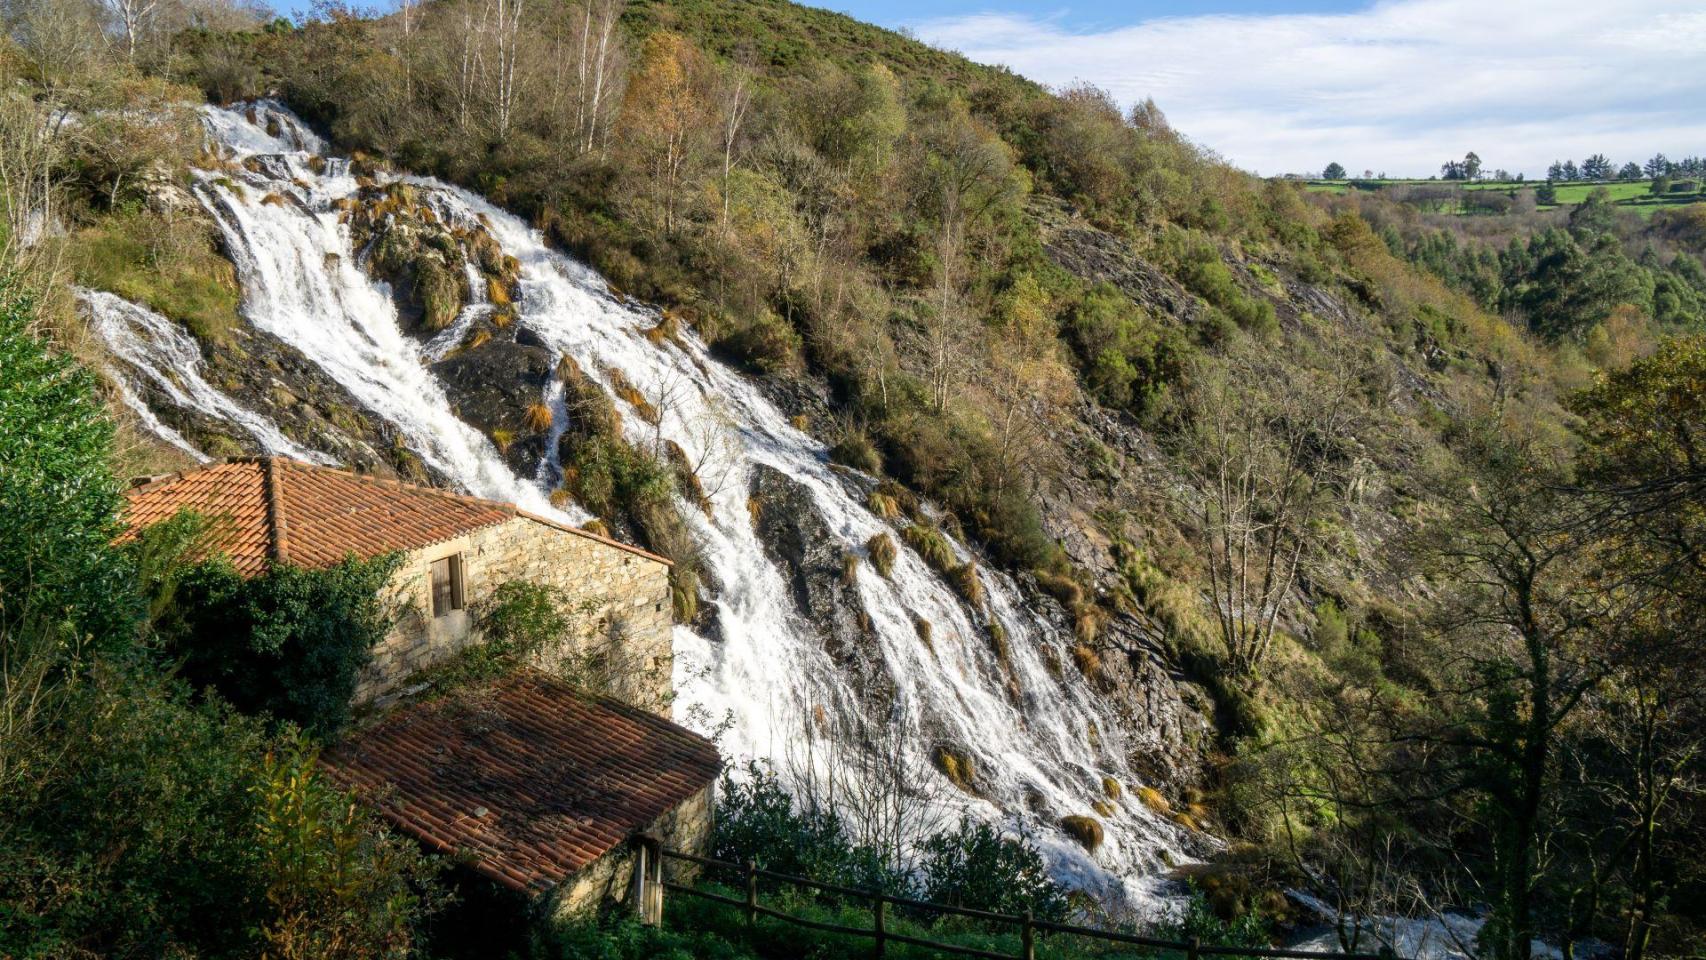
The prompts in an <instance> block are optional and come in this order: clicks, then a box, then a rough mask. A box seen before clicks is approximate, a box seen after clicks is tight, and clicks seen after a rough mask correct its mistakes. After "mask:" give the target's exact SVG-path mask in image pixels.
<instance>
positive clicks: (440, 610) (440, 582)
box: [432, 553, 464, 617]
mask: <svg viewBox="0 0 1706 960" xmlns="http://www.w3.org/2000/svg"><path fill="white" fill-rule="evenodd" d="M463 600H464V598H463V591H462V555H461V554H460V553H458V554H455V555H453V556H449V557H445V558H444V559H442V560H434V561H433V562H432V615H433V616H434V617H442V616H446V615H448V614H449V613H450V611H452V610H460V609H462V604H463Z"/></svg>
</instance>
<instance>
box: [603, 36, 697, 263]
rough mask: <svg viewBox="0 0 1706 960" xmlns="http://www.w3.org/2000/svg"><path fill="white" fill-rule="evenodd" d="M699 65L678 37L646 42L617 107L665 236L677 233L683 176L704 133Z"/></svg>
mask: <svg viewBox="0 0 1706 960" xmlns="http://www.w3.org/2000/svg"><path fill="white" fill-rule="evenodd" d="M703 67H704V65H703V63H702V62H701V59H700V54H699V51H698V49H697V48H695V47H694V46H693V45H692V44H690V43H688V42H687V40H686V39H685V38H683V37H682V36H681V35H679V34H675V33H670V32H668V31H659V32H657V33H654V34H652V35H651V36H650V37H647V38H646V44H645V47H644V48H643V49H642V50H641V52H640V61H639V63H638V64H636V65H635V68H634V72H633V75H632V76H631V77H630V78H629V81H628V90H627V96H626V98H625V99H624V100H623V104H622V127H623V130H622V135H623V138H624V139H625V140H626V141H627V142H628V144H629V145H630V146H632V147H633V149H634V150H635V152H636V153H637V155H638V157H639V159H640V161H641V163H642V164H643V165H644V166H645V167H646V168H647V170H648V174H649V177H648V183H649V186H650V189H651V191H652V192H653V193H654V195H655V196H656V198H657V200H658V206H659V207H660V213H661V214H662V223H661V225H662V227H663V231H664V233H665V234H672V233H674V232H675V231H676V229H677V226H678V224H677V208H678V206H679V203H680V198H681V194H682V192H683V190H684V189H685V187H686V180H687V174H688V172H689V171H690V170H691V168H692V166H693V165H694V164H695V162H696V161H697V160H698V159H699V158H700V153H701V150H700V148H701V147H702V146H703V141H704V137H703V134H704V133H705V132H706V131H707V129H708V123H707V121H708V119H709V118H708V117H706V115H705V110H704V107H705V104H706V102H707V100H706V98H705V97H704V96H702V95H701V90H700V84H701V82H702V80H703V73H704V70H703Z"/></svg>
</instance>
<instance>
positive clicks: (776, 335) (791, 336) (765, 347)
mask: <svg viewBox="0 0 1706 960" xmlns="http://www.w3.org/2000/svg"><path fill="white" fill-rule="evenodd" d="M715 346H716V350H717V352H718V353H719V354H721V355H722V356H724V357H727V358H729V359H731V360H734V361H735V362H737V363H739V364H741V365H743V366H745V367H747V368H748V369H750V370H752V371H754V372H756V373H787V372H789V371H793V370H797V369H799V367H800V365H801V363H800V346H801V340H800V334H799V332H798V331H796V330H795V329H794V328H793V327H791V326H789V325H788V323H787V321H785V320H783V319H782V318H781V317H778V316H777V315H775V314H774V313H769V312H766V313H764V314H763V315H762V316H760V317H759V318H758V319H757V320H754V321H751V322H749V323H745V324H741V325H739V326H736V327H734V328H733V329H731V330H730V331H729V332H728V333H727V334H725V335H724V336H723V337H722V338H721V339H720V340H718V341H717V342H716V344H715Z"/></svg>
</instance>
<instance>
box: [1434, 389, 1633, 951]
mask: <svg viewBox="0 0 1706 960" xmlns="http://www.w3.org/2000/svg"><path fill="white" fill-rule="evenodd" d="M1521 422H1522V421H1521V419H1520V418H1519V417H1518V416H1517V415H1516V414H1514V413H1512V414H1507V415H1503V416H1489V417H1486V418H1484V419H1483V420H1482V421H1481V422H1480V423H1479V424H1478V425H1476V426H1474V427H1473V428H1471V429H1470V430H1469V431H1467V434H1468V436H1467V439H1466V440H1465V441H1464V442H1463V443H1461V444H1460V445H1459V461H1460V463H1462V464H1463V465H1464V466H1466V467H1467V468H1468V469H1467V470H1459V469H1453V470H1452V471H1450V472H1449V473H1447V474H1446V475H1443V476H1441V477H1440V478H1439V483H1441V484H1445V486H1443V487H1441V490H1442V492H1443V493H1445V495H1446V496H1447V498H1448V500H1449V502H1450V503H1451V504H1452V507H1451V510H1450V512H1449V514H1448V516H1449V519H1446V520H1444V522H1442V523H1440V524H1439V525H1437V526H1436V527H1435V528H1434V529H1433V530H1432V531H1431V532H1430V534H1429V543H1428V545H1427V546H1425V547H1423V550H1424V553H1425V555H1426V556H1428V557H1430V558H1432V561H1433V563H1434V565H1435V566H1434V568H1433V572H1434V573H1435V574H1436V575H1437V576H1438V577H1439V578H1440V582H1442V583H1448V584H1451V585H1452V589H1451V591H1450V592H1449V594H1447V595H1446V596H1444V597H1442V600H1441V602H1440V605H1439V608H1438V610H1437V611H1436V614H1435V618H1434V628H1435V630H1436V631H1437V632H1438V634H1439V636H1440V637H1441V640H1442V642H1443V643H1445V644H1446V646H1445V647H1443V650H1444V651H1447V652H1445V653H1443V654H1442V660H1441V665H1442V668H1443V670H1442V672H1443V675H1442V676H1441V677H1439V678H1438V679H1437V680H1436V681H1435V682H1436V683H1437V684H1438V687H1437V689H1439V690H1441V691H1442V693H1443V694H1444V695H1445V696H1446V697H1447V698H1448V702H1446V703H1445V704H1443V705H1442V706H1443V711H1442V713H1441V714H1440V716H1441V721H1440V722H1439V725H1438V726H1436V727H1433V728H1432V729H1426V730H1423V731H1421V732H1419V733H1418V734H1416V735H1415V736H1416V738H1417V739H1419V740H1423V741H1426V742H1430V743H1433V744H1436V745H1438V746H1439V747H1440V748H1441V749H1440V751H1439V752H1438V753H1437V754H1435V755H1433V757H1432V758H1431V761H1432V762H1433V763H1436V764H1437V765H1438V766H1437V769H1435V770H1434V771H1433V772H1432V773H1431V774H1427V775H1424V776H1425V777H1428V778H1431V779H1433V782H1434V786H1433V787H1432V788H1430V789H1433V790H1437V791H1438V794H1437V795H1441V796H1447V797H1453V798H1455V799H1456V800H1458V801H1459V802H1461V804H1462V805H1461V806H1459V807H1456V808H1454V809H1456V810H1457V812H1458V815H1459V816H1461V817H1463V818H1464V821H1465V826H1466V827H1467V828H1469V829H1473V830H1478V831H1479V830H1484V831H1485V834H1486V836H1487V840H1488V842H1489V844H1490V856H1489V857H1487V858H1483V859H1481V860H1480V861H1479V862H1478V863H1477V865H1476V867H1475V868H1474V869H1473V875H1474V876H1475V877H1476V879H1477V882H1478V883H1479V884H1480V886H1481V889H1482V895H1483V896H1484V897H1485V898H1486V900H1487V902H1488V903H1489V905H1490V915H1489V917H1488V920H1487V923H1486V925H1485V926H1484V927H1483V928H1482V930H1481V932H1480V934H1479V941H1480V948H1481V950H1482V951H1484V952H1485V954H1486V955H1487V956H1489V957H1492V958H1495V960H1528V957H1529V956H1530V950H1531V945H1532V942H1533V940H1534V938H1535V936H1536V934H1537V932H1538V931H1537V928H1536V898H1537V895H1538V893H1537V892H1538V891H1539V890H1540V889H1541V888H1542V887H1543V885H1544V884H1545V882H1546V879H1547V877H1548V873H1549V870H1550V869H1551V867H1550V864H1549V863H1548V861H1547V859H1546V857H1545V854H1546V851H1547V850H1548V849H1549V848H1550V842H1549V841H1550V839H1551V837H1552V836H1553V833H1554V831H1555V829H1556V824H1555V822H1554V820H1553V810H1554V806H1555V803H1556V796H1557V793H1558V791H1559V789H1560V788H1559V785H1558V783H1559V781H1558V771H1559V755H1560V749H1561V742H1562V739H1563V736H1564V733H1565V730H1566V729H1567V725H1568V724H1569V723H1570V722H1571V721H1572V720H1573V718H1574V717H1575V716H1576V714H1577V712H1578V711H1579V710H1581V709H1582V707H1583V704H1584V703H1585V702H1586V700H1587V698H1588V697H1589V695H1590V694H1591V693H1593V692H1594V691H1595V690H1596V689H1597V688H1598V687H1599V686H1600V684H1601V683H1602V681H1603V680H1604V678H1605V676H1606V674H1607V672H1608V663H1607V660H1606V657H1605V650H1606V637H1605V630H1607V629H1609V628H1612V627H1614V626H1615V625H1616V624H1618V623H1619V622H1620V619H1619V617H1618V614H1619V612H1620V611H1619V610H1618V609H1617V608H1616V602H1615V601H1616V598H1613V597H1607V596H1606V595H1605V594H1604V593H1603V592H1602V591H1600V590H1599V589H1597V585H1596V584H1594V583H1593V582H1592V578H1591V576H1590V575H1588V571H1587V569H1586V565H1587V563H1588V559H1587V552H1586V550H1585V548H1584V541H1583V537H1582V536H1581V522H1582V516H1583V515H1582V511H1581V510H1580V508H1579V505H1578V504H1577V503H1576V502H1575V501H1574V500H1573V498H1571V497H1570V496H1569V495H1568V493H1567V491H1566V485H1565V481H1566V478H1567V468H1566V467H1565V465H1564V463H1563V461H1562V458H1561V455H1560V454H1559V453H1558V452H1557V451H1555V450H1553V449H1551V448H1550V447H1548V446H1547V445H1546V444H1545V443H1544V442H1542V441H1541V440H1539V439H1538V438H1535V437H1533V436H1531V435H1530V434H1531V432H1530V431H1524V430H1523V429H1522V427H1521Z"/></svg>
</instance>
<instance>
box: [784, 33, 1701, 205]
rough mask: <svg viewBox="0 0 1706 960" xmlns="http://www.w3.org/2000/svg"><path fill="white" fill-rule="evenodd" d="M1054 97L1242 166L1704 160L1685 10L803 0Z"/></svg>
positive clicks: (1422, 172) (1697, 47)
mask: <svg viewBox="0 0 1706 960" xmlns="http://www.w3.org/2000/svg"><path fill="white" fill-rule="evenodd" d="M815 3H816V4H817V5H821V6H826V7H829V8H831V9H836V10H840V11H842V12H844V13H848V14H851V15H853V16H855V17H858V18H860V19H862V20H869V21H871V22H874V23H879V24H882V25H883V26H887V27H892V28H901V27H905V28H908V29H910V30H911V31H913V32H914V33H915V34H917V35H918V37H919V38H920V39H923V40H925V41H928V42H930V43H933V44H935V45H937V46H939V47H943V48H946V49H952V50H958V51H959V52H961V53H964V54H965V55H967V56H969V57H971V58H972V59H974V60H978V61H982V62H986V63H999V64H1004V65H1006V66H1008V67H1011V68H1012V69H1014V70H1016V71H1017V72H1019V73H1021V74H1024V75H1025V76H1028V77H1030V78H1032V79H1034V80H1038V81H1040V82H1042V83H1046V84H1050V85H1053V86H1061V85H1065V84H1070V83H1075V82H1081V81H1082V82H1088V83H1092V84H1095V85H1096V86H1099V87H1102V88H1104V89H1106V90H1108V91H1110V92H1111V93H1113V94H1114V96H1115V97H1116V98H1118V99H1119V100H1120V101H1121V102H1122V103H1125V104H1130V103H1133V102H1135V101H1137V100H1140V99H1142V98H1144V97H1146V96H1150V97H1154V98H1155V100H1156V102H1157V103H1158V104H1159V105H1160V106H1161V109H1162V111H1163V112H1165V113H1166V114H1167V117H1168V119H1169V120H1171V121H1172V123H1173V126H1174V127H1175V128H1176V129H1178V130H1180V131H1181V132H1183V133H1184V134H1185V135H1187V136H1189V137H1190V138H1191V139H1192V140H1194V141H1195V142H1197V143H1199V144H1201V145H1203V146H1205V147H1208V148H1210V149H1213V150H1214V151H1216V152H1218V153H1219V154H1221V155H1222V156H1223V157H1225V158H1226V159H1227V160H1229V161H1231V162H1232V163H1235V164H1237V165H1238V166H1240V167H1243V168H1245V169H1247V170H1252V171H1254V172H1257V173H1261V174H1265V175H1272V174H1280V173H1293V172H1297V173H1305V172H1308V173H1318V172H1319V171H1320V170H1321V169H1322V168H1323V167H1324V166H1326V164H1327V163H1328V162H1338V163H1342V164H1343V165H1344V166H1345V167H1346V168H1347V169H1348V170H1349V171H1350V172H1351V174H1352V175H1353V176H1355V175H1360V174H1362V173H1363V172H1364V171H1372V172H1373V173H1376V174H1379V173H1387V174H1390V175H1392V176H1401V175H1402V176H1427V175H1430V174H1434V173H1437V172H1438V171H1439V167H1440V165H1441V164H1442V163H1444V162H1445V161H1446V160H1450V159H1455V158H1460V157H1462V156H1463V155H1464V154H1465V153H1467V152H1468V151H1471V150H1473V151H1475V152H1476V153H1477V154H1478V155H1479V156H1480V157H1481V158H1482V161H1483V163H1484V164H1485V166H1486V168H1487V169H1488V170H1493V169H1506V170H1508V171H1510V172H1511V173H1513V174H1514V173H1517V172H1522V173H1525V174H1527V175H1528V176H1530V177H1535V176H1543V175H1544V173H1545V170H1546V167H1547V166H1548V165H1549V164H1550V163H1551V162H1552V161H1553V160H1561V159H1573V160H1576V161H1578V162H1579V161H1580V160H1581V159H1582V158H1584V157H1587V156H1589V155H1590V154H1593V153H1604V154H1606V155H1607V156H1609V157H1610V158H1611V159H1612V160H1613V161H1615V162H1617V163H1618V164H1621V163H1623V162H1625V161H1628V160H1637V161H1645V160H1646V159H1647V158H1648V157H1650V156H1652V155H1653V154H1654V153H1659V152H1662V153H1665V154H1666V155H1668V156H1670V157H1672V158H1673V159H1674V158H1677V157H1680V156H1684V155H1692V154H1706V3H1702V2H1700V0H1621V2H1617V3H1613V2H1610V0H1590V2H1580V0H1382V2H1374V3H1370V2H1340V0H1217V2H1207V3H1183V2H1174V3H1162V2H1155V0H1131V2H1118V0H1084V2H1062V0H815Z"/></svg>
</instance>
